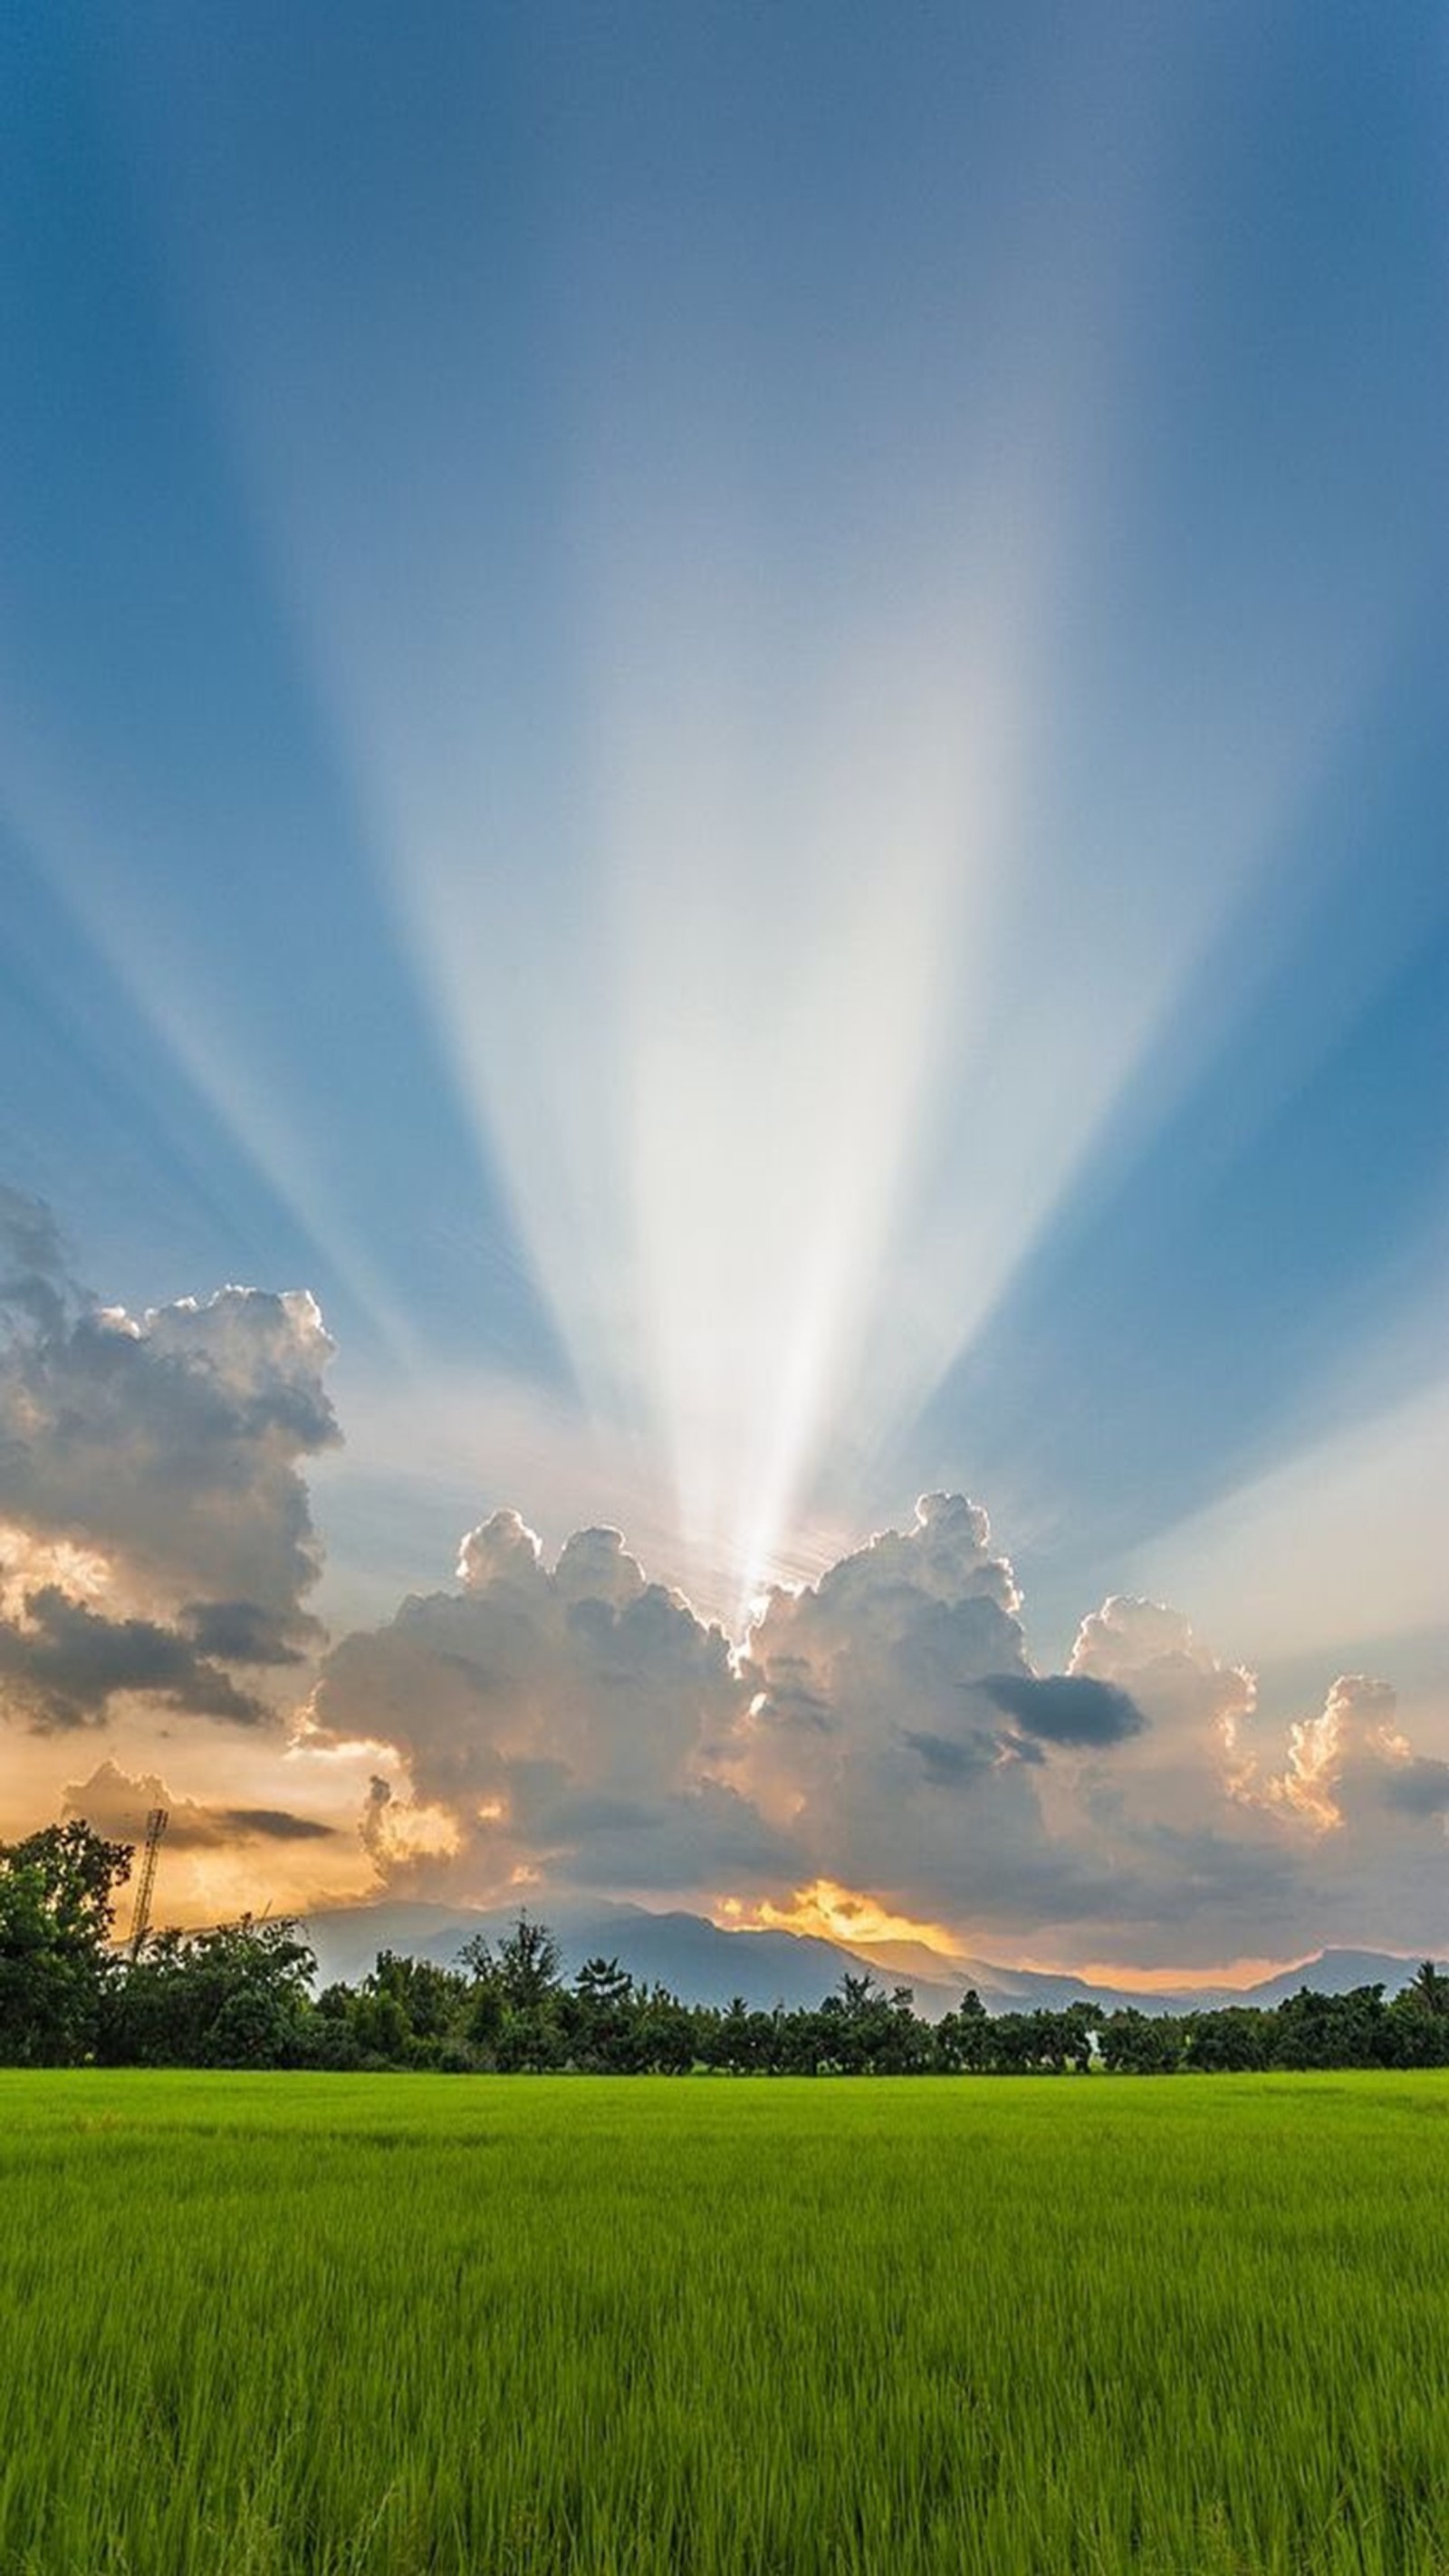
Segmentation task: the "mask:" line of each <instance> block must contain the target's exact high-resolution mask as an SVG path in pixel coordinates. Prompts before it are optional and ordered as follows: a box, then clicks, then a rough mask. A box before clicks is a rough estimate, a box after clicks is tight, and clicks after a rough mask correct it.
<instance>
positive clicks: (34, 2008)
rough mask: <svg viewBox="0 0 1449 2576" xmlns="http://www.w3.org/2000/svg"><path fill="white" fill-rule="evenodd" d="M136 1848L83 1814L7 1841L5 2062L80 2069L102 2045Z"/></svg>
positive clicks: (0, 1878)
mask: <svg viewBox="0 0 1449 2576" xmlns="http://www.w3.org/2000/svg"><path fill="white" fill-rule="evenodd" d="M130 1872H131V1848H130V1846H129V1844H126V1843H108V1842H106V1841H105V1840H104V1839H103V1838H102V1836H101V1835H99V1834H95V1833H92V1831H91V1829H90V1826H89V1825H87V1824H83V1823H81V1822H79V1821H76V1822H74V1823H71V1824H67V1825H47V1826H45V1827H44V1829H43V1830H42V1831H41V1832H40V1833H38V1834H31V1835H29V1836H28V1837H27V1838H26V1840H25V1841H24V1842H19V1843H6V1844H0V2059H3V2060H4V2061H5V2062H6V2063H7V2064H9V2065H12V2066H14V2065H21V2066H73V2065H75V2064H77V2063H78V2062H79V2061H80V2060H81V2059H83V2058H86V2057H88V2056H90V2055H91V2053H92V2052H93V2050H94V2048H95V2045H96V2040H97V2036H98V2033H99V2029H100V2023H101V2015H102V2009H103V2004H104V1999H105V1995H106V1990H107V1987H108V1985H109V1984H110V1982H111V1980H112V1978H113V1977H114V1975H115V1973H116V1962H115V1960H114V1958H113V1955H112V1953H111V1950H110V1947H109V1943H110V1935H111V1925H112V1921H113V1919H114V1915H115V1897H116V1891H117V1889H118V1888H120V1887H123V1886H124V1884H125V1882H126V1880H127V1878H128V1877H129V1876H130Z"/></svg>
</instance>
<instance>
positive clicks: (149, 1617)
mask: <svg viewBox="0 0 1449 2576" xmlns="http://www.w3.org/2000/svg"><path fill="white" fill-rule="evenodd" d="M331 1350H332V1345H331V1342H330V1341H329V1339H328V1336H327V1334H326V1332H325V1330H324V1328H323V1325H322V1319H321V1316H320V1315H319V1313H318V1310H317V1307H316V1305H315V1303H314V1302H313V1300H312V1298H311V1297H310V1296H309V1295H307V1294H306V1293H305V1292H304V1291H298V1292H289V1293H285V1294H281V1295H274V1294H272V1293H271V1292H269V1291H263V1290H259V1289H250V1288H224V1289H221V1290H219V1291H218V1292H217V1293H216V1294H215V1295H214V1296H212V1297H210V1298H208V1299H207V1300H205V1301H204V1302H203V1301H198V1300H196V1299H194V1298H183V1299H180V1300H178V1301H177V1302H175V1303H174V1304H172V1305H169V1306H162V1307H158V1308H154V1309H151V1310H150V1311H148V1312H147V1313H145V1314H144V1315H142V1316H140V1317H138V1318H137V1317H132V1316H130V1315H127V1314H125V1313H124V1312H123V1311H122V1310H121V1309H119V1308H113V1307H101V1306H98V1305H96V1304H95V1303H94V1301H93V1300H89V1299H87V1298H86V1297H85V1296H84V1295H83V1293H82V1292H81V1291H80V1290H79V1289H78V1288H77V1286H76V1284H75V1282H74V1281H73V1279H72V1278H71V1277H70V1275H69V1273H68V1270H67V1268H66V1265H65V1261H64V1257H63V1252H62V1248H61V1246H60V1243H59V1239H58V1236H57V1234H56V1229H55V1227H54V1224H53V1222H52V1220H51V1219H50V1217H49V1214H48V1212H47V1211H46V1210H45V1209H44V1208H42V1207H40V1206H39V1205H38V1203H36V1202H34V1201H29V1200H24V1199H21V1198H20V1197H19V1196H18V1195H17V1194H16V1193H15V1192H13V1191H9V1192H0V1614H3V1619H4V1625H3V1628H0V1707H5V1708H8V1709H9V1711H10V1712H11V1714H12V1715H18V1716H19V1717H20V1718H21V1719H22V1721H24V1722H28V1723H30V1724H32V1725H39V1726H44V1727H57V1726H68V1725H79V1724H86V1723H94V1722H97V1721H104V1719H105V1718H106V1716H107V1714H108V1713H109V1710H110V1708H111V1705H112V1703H113V1702H114V1701H115V1700H116V1699H118V1698H119V1697H121V1696H122V1695H123V1694H128V1693H133V1694H144V1695H146V1696H148V1697H151V1698H153V1699H155V1700H156V1701H157V1702H158V1703H159V1704H160V1705H161V1706H163V1707H165V1708H168V1709H172V1710H176V1711H185V1712H188V1713H192V1714H196V1715H202V1716H207V1717H212V1718H220V1719H226V1720H231V1721H235V1722H237V1723H243V1724H248V1723H253V1722H255V1721H256V1719H257V1718H258V1716H259V1715H261V1714H263V1713H264V1704H263V1701H262V1699H261V1698H260V1696H259V1695H258V1692H257V1690H256V1688H255V1687H249V1688H243V1687H242V1686H241V1685H240V1684H238V1683H237V1682H236V1681H235V1680H234V1679H232V1678H231V1676H230V1674H229V1671H228V1668H229V1667H230V1666H232V1665H237V1666H240V1667H244V1668H248V1669H250V1670H251V1671H253V1672H256V1671H260V1670H262V1669H263V1668H272V1669H274V1670H277V1671H281V1670H283V1669H285V1668H287V1667H289V1666H292V1665H294V1664H296V1663H297V1662H298V1661H299V1660H301V1659H302V1658H303V1657H305V1656H306V1655H307V1654H308V1653H309V1652H310V1651H311V1650H312V1648H313V1647H314V1645H315V1643H316V1640H317V1635H318V1631H317V1626H316V1622H315V1621H314V1620H313V1619H312V1618H311V1617H310V1616H309V1614H308V1613H307V1611H306V1610H305V1608H304V1606H303V1604H304V1601H305V1596H306V1594H307V1592H308V1591H309V1589H310V1588H311V1586H312V1585H313V1584H314V1583H315V1581H316V1579H317V1576H318V1573H319V1571H320V1565H321V1553H320V1546H319V1543H318V1540H317V1536H316V1532H315V1530H314V1528H313V1524H312V1519H311V1513H310V1508H309V1503H308V1496H307V1489H306V1485H305V1483H304V1481H303V1477H302V1474H301V1472H300V1467H301V1462H302V1461H304V1460H305V1459H306V1458H307V1457H309V1456H311V1455H313V1454H315V1453H316V1452H317V1451H319V1450H322V1449H325V1448H327V1447H329V1446H331V1445H332V1444H333V1442H334V1441H335V1440H336V1439H337V1436H338V1434H337V1426H336V1423H335V1420H334V1418H333V1414H332V1409H331V1406H330V1404H329V1402H328V1399H327V1396H326V1393H325V1390H324V1387H323V1383H322V1377H323V1371H324V1369H325V1366H326V1363H327V1361H328V1359H329V1357H330V1355H331Z"/></svg>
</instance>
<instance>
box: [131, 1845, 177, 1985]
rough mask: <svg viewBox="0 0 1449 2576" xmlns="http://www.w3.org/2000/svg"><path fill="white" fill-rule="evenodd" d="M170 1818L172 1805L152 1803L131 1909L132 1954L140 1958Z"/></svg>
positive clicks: (135, 1957) (148, 1924)
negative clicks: (162, 1839) (161, 1849)
mask: <svg viewBox="0 0 1449 2576" xmlns="http://www.w3.org/2000/svg"><path fill="white" fill-rule="evenodd" d="M170 1821H171V1811H170V1809H169V1807H153V1808H152V1809H151V1812H150V1814H149V1816H148V1817H147V1818H146V1848H145V1850H144V1852H143V1853H142V1855H141V1874H140V1877H139V1878H138V1879H137V1881H136V1902H135V1905H134V1906H133V1908H132V1910H131V1942H130V1949H131V1956H132V1958H133V1959H139V1957H140V1955H141V1944H142V1942H143V1941H144V1940H145V1938H146V1933H147V1930H148V1928H149V1926H150V1921H151V1890H152V1888H153V1887H154V1886H155V1884H156V1854H157V1853H158V1851H159V1850H160V1848H161V1837H162V1835H163V1834H164V1833H165V1831H166V1828H167V1826H168V1824H169V1823H170Z"/></svg>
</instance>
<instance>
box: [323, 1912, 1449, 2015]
mask: <svg viewBox="0 0 1449 2576" xmlns="http://www.w3.org/2000/svg"><path fill="white" fill-rule="evenodd" d="M518 1910H519V1909H518V1907H517V1906H516V1905H515V1906H508V1907H503V1908H494V1909H492V1910H490V1911H482V1910H479V1909H477V1908H474V1907H470V1906H466V1905H460V1906H449V1905H423V1904H415V1905H409V1904H399V1903H394V1902H391V1901H388V1902H384V1903H381V1904H378V1905H354V1906H342V1907H332V1908H328V1909H327V1910H325V1911H322V1912H319V1913H316V1914H312V1915H310V1916H309V1917H308V1918H307V1933H308V1938H309V1939H310V1941H311V1943H312V1946H313V1948H314V1950H315V1951H316V1953H317V1973H318V1983H319V1985H324V1986H325V1985H330V1984H332V1983H334V1982H335V1981H336V1980H338V1979H342V1980H345V1981H346V1983H348V1984H349V1985H355V1984H356V1983H357V1982H358V1980H359V1979H360V1978H362V1977H364V1976H365V1975H366V1974H367V1971H368V1969H369V1968H370V1967H371V1966H372V1963H373V1961H374V1959H375V1958H376V1956H377V1953H378V1951H379V1950H397V1951H403V1952H407V1953H410V1954H411V1955H412V1956H413V1957H415V1958H420V1959H434V1960H436V1961H437V1962H438V1964H439V1966H441V1967H451V1966H452V1965H453V1964H454V1963H455V1961H456V1959H457V1956H458V1953H459V1951H460V1950H461V1949H462V1947H463V1944H464V1942H465V1941H467V1940H469V1939H470V1938H471V1937H472V1935H473V1934H474V1933H475V1932H482V1933H483V1934H485V1935H486V1936H487V1937H488V1938H489V1939H490V1940H497V1939H498V1938H499V1936H500V1935H501V1934H502V1933H504V1932H506V1931H507V1930H508V1928H509V1926H510V1925H511V1924H512V1923H514V1922H515V1921H516V1920H517V1917H518ZM528 1911H529V1912H530V1914H532V1915H535V1916H537V1917H541V1918H542V1919H543V1920H544V1921H546V1922H547V1923H549V1924H551V1925H552V1927H553V1930H554V1932H555V1933H556V1934H557V1936H558V1941H559V1946H560V1948H561V1949H562V1951H563V1959H564V1973H565V1975H566V1976H568V1977H572V1976H574V1975H575V1974H576V1972H577V1971H578V1969H579V1968H581V1967H582V1965H583V1963H584V1961H585V1959H588V1958H593V1957H595V1956H598V1955H602V1956H603V1957H605V1958H610V1959H617V1960H618V1961H619V1964H620V1966H621V1967H624V1968H627V1970H628V1972H629V1974H630V1976H631V1977H633V1978H634V1979H635V1981H636V1983H638V1984H641V1985H654V1984H659V1985H664V1986H668V1987H669V1988H670V1990H671V1992H673V1993H674V1994H677V1995H679V1996H680V1997H681V1998H682V1999H683V2000H684V2001H685V2002H686V2003H696V2004H718V2005H721V2006H723V2005H725V2004H728V2003H729V2002H730V2001H731V2000H732V1999H733V1997H734V1996H736V1995H741V1996H743V1998H744V2000H745V2002H746V2004H747V2005H749V2007H750V2009H751V2010H752V2011H760V2012H769V2011H771V2010H773V2008H774V2006H775V2005H776V2004H782V2005H784V2006H785V2007H786V2009H787V2010H792V2011H793V2010H798V2009H799V2008H800V2007H801V2006H809V2005H813V2004H819V2003H822V2002H823V2001H824V1999H825V1997H826V1996H827V1995H828V1994H831V1993H832V1992H834V1991H835V1990H836V1989H838V1987H839V1984H840V1980H841V1978H842V1976H843V1975H844V1974H845V1973H846V1971H847V1970H849V1971H850V1972H851V1974H852V1975H858V1974H859V1972H860V1971H861V1969H862V1968H864V1969H866V1970H867V1971H868V1972H869V1974H870V1975H871V1976H872V1977H874V1978H875V1979H876V1981H877V1983H878V1984H880V1985H882V1986H884V1987H886V1988H887V1989H889V1988H891V1987H892V1986H894V1985H898V1984H906V1985H909V1986H911V1988H912V1989H913V1991H914V1995H915V2001H916V2010H917V2011H918V2012H920V2013H923V2014H925V2015H926V2016H927V2018H928V2019H930V2020H932V2021H935V2020H939V2018H940V2016H941V2014H942V2013H945V2012H949V2011H951V2010H952V2008H953V2007H954V2006H955V2005H956V2004H958V2003H959V2002H960V2000H961V1997H962V1995H963V1994H964V1993H965V1991H966V1988H967V1987H968V1986H974V1987H975V1988H976V1991H977V1993H978V1994H979V1995H980V1997H981V2000H982V2002H983V2003H984V2004H985V2005H986V2007H987V2009H988V2011H990V2012H1032V2011H1035V2010H1036V2009H1037V2008H1038V2007H1039V2006H1040V2007H1042V2008H1044V2009H1046V2010H1048V2011H1059V2010H1061V2009H1062V2008H1063V2007H1064V2006H1065V2005H1067V2004H1069V2003H1072V2002H1074V2001H1076V2000H1078V1999H1080V1998H1082V1997H1088V1998H1090V1999H1091V2000H1092V2001H1093V2002H1096V2003H1100V2004H1103V2005H1104V2006H1106V2007H1107V2009H1108V2010H1111V2009H1112V2008H1114V2007H1115V2006H1118V2005H1122V2004H1136V2005H1137V2006H1139V2007H1140V2009H1141V2010H1142V2011H1143V2012H1153V2013H1156V2012H1190V2011H1192V2010H1193V2009H1194V2008H1197V2009H1200V2010H1210V2009H1213V2008H1215V2007H1217V2006H1218V2005H1221V2004H1268V2005H1271V2004H1277V2003H1281V2002H1282V2001H1283V1999H1284V1997H1285V1996H1286V1995H1293V1994H1296V1993H1297V1992H1298V1989H1299V1987H1300V1986H1313V1987H1316V1989H1317V1990H1318V1992H1319V1993H1320V1994H1335V1995H1337V1994H1347V1993H1348V1992H1349V1990H1350V1989H1351V1988H1352V1987H1354V1986H1372V1985H1382V1986H1383V1987H1384V1988H1385V1989H1386V1990H1387V1991H1388V1993H1390V1994H1397V1993H1398V1991H1399V1988H1400V1987H1401V1986H1404V1985H1406V1984H1407V1983H1408V1981H1409V1979H1410V1977H1411V1976H1412V1975H1413V1973H1414V1970H1415V1968H1416V1967H1417V1966H1418V1964H1419V1961H1418V1956H1417V1954H1416V1955H1415V1956H1413V1957H1403V1958H1401V1957H1399V1956H1397V1955H1396V1954H1394V1953H1392V1952H1388V1951H1383V1950H1320V1951H1319V1952H1318V1953H1317V1954H1316V1955H1315V1956H1314V1957H1313V1958H1311V1959H1305V1960H1304V1961H1303V1962H1302V1964H1301V1965H1300V1966H1298V1967H1294V1968H1284V1969H1282V1970H1280V1972H1279V1973H1278V1974H1277V1975H1276V1976H1272V1977H1265V1978H1264V1979H1263V1980H1262V1981H1261V1982H1260V1983H1259V1984H1257V1985H1254V1986H1247V1987H1242V1986H1215V1987H1212V1988H1211V1989H1202V1988H1198V1989H1196V1990H1195V1991H1191V1992H1189V1991H1183V1992H1181V1993H1177V1994H1162V1993H1152V1994H1148V1993H1144V1992H1142V1991H1140V1990H1134V1989H1132V1988H1129V1987H1122V1986H1102V1985H1088V1984H1087V1983H1086V1982H1085V1981H1084V1980H1083V1979H1082V1978H1080V1977H1073V1976H1066V1975H1063V1976H1052V1975H1049V1974H1046V1973H1044V1972H1042V1971H1039V1970H1036V1969H1028V1968H1002V1967H998V1966H996V1965H995V1964H994V1963H993V1962H992V1961H991V1960H989V1959H975V1958H970V1957H966V1956H964V1955H963V1956H961V1957H959V1958H949V1959H948V1958H945V1957H942V1956H940V1955H939V1954H938V1953H937V1952H935V1951H933V1950H929V1949H927V1948H926V1947H925V1946H924V1945H923V1944H920V1943H886V1944H883V1945H882V1946H881V1948H880V1949H879V1950H873V1949H872V1947H871V1946H870V1945H869V1944H863V1945H862V1946H861V1947H860V1948H859V1949H851V1948H849V1947H847V1946H846V1945H845V1944H844V1943H841V1942H837V1941H827V1940H825V1939H823V1938H821V1937H820V1936H819V1935H818V1934H814V1933H802V1932H727V1931H723V1930H722V1929H721V1928H720V1926H719V1925H718V1924H717V1923H711V1922H710V1921H709V1920H708V1919H707V1918H706V1917H705V1916H704V1915H701V1914H686V1913H667V1914H654V1913H650V1912H649V1911H648V1909H647V1908H646V1907H644V1906H642V1905H613V1904H608V1903H605V1902H603V1901H602V1900H600V1899H597V1898H590V1899H583V1900H574V1901H572V1902H570V1901H567V1900H560V1901H554V1900H553V1899H551V1898H550V1899H543V1900H541V1901H540V1902H539V1903H538V1904H537V1905H531V1906H530V1907H529V1908H528ZM918 1963H919V1964H918Z"/></svg>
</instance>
